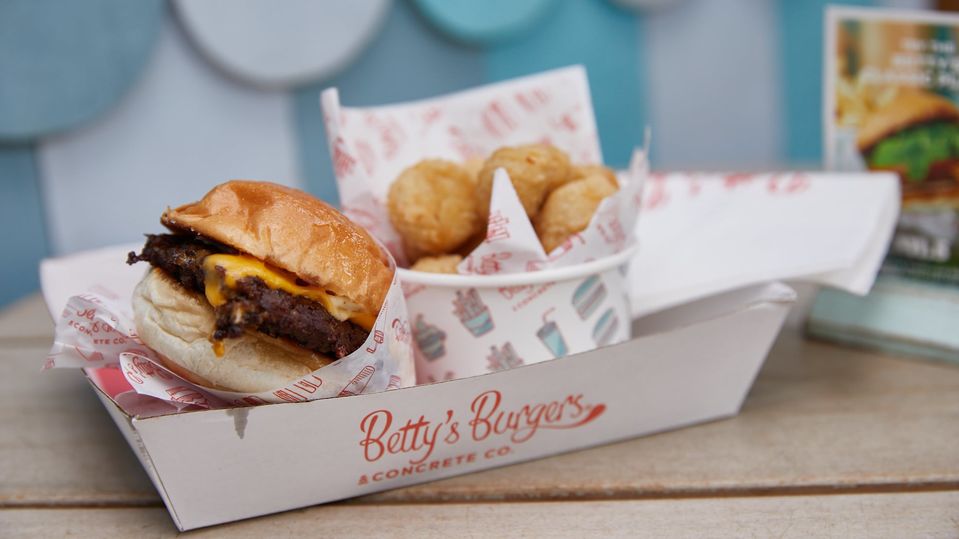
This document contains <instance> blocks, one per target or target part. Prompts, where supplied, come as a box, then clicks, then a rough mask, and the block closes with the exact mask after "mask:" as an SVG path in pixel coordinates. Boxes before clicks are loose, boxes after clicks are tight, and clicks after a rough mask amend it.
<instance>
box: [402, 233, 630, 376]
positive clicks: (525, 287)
mask: <svg viewBox="0 0 959 539" xmlns="http://www.w3.org/2000/svg"><path fill="white" fill-rule="evenodd" d="M635 250H636V248H635V246H630V247H628V248H626V249H624V250H623V251H621V252H619V253H616V254H613V255H610V256H607V257H604V258H601V259H598V260H594V261H590V262H586V263H582V264H577V265H574V266H567V267H561V268H554V269H546V270H542V271H536V272H527V273H511V274H501V275H448V274H438V273H425V272H419V271H411V270H406V269H397V274H398V276H399V279H400V281H401V282H402V284H403V293H404V295H405V296H406V305H407V309H408V310H409V321H410V324H411V329H412V332H413V340H414V343H415V354H416V375H417V381H418V382H419V383H421V384H423V383H430V382H438V381H442V380H451V379H454V378H463V377H467V376H475V375H479V374H486V373H489V372H494V371H498V370H503V369H509V368H513V367H518V366H520V365H528V364H532V363H538V362H540V361H546V360H549V359H553V358H556V357H562V356H565V355H569V354H576V353H579V352H585V351H587V350H592V349H594V348H599V347H602V346H607V345H610V344H615V343H619V342H623V341H625V340H628V339H629V338H630V323H629V322H630V317H629V312H630V308H629V288H628V283H627V281H626V278H625V274H626V265H627V263H628V262H629V259H630V258H631V257H632V255H633V254H634V252H635Z"/></svg>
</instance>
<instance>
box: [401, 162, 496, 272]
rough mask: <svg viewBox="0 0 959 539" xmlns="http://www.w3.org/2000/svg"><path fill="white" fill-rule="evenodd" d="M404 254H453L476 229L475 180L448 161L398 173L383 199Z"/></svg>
mask: <svg viewBox="0 0 959 539" xmlns="http://www.w3.org/2000/svg"><path fill="white" fill-rule="evenodd" d="M386 205H387V208H388V210H389V213H390V222H392V223H393V227H394V228H395V229H396V231H397V232H399V234H400V236H401V237H402V238H403V246H404V247H405V248H406V250H407V254H412V255H437V254H444V253H448V252H450V251H453V250H454V249H456V247H458V246H459V245H460V244H461V243H463V242H464V241H466V239H467V238H469V237H470V236H472V235H473V234H475V233H476V232H477V231H478V230H479V229H480V224H481V223H482V221H481V220H480V217H479V214H478V213H477V209H476V196H475V191H474V188H473V182H472V181H470V178H469V174H468V173H467V172H466V170H465V169H464V168H463V167H462V166H460V165H458V164H456V163H453V162H451V161H444V160H442V159H426V160H424V161H420V162H419V163H417V164H415V165H413V166H411V167H409V168H407V169H406V170H404V171H403V172H401V173H400V175H399V177H397V178H396V181H394V182H393V185H391V186H390V190H389V193H388V194H387V197H386Z"/></svg>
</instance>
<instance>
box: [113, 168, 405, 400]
mask: <svg viewBox="0 0 959 539" xmlns="http://www.w3.org/2000/svg"><path fill="white" fill-rule="evenodd" d="M160 222H161V223H162V224H163V225H164V226H165V227H166V228H167V229H169V231H170V233H168V234H157V235H147V240H146V244H145V245H144V247H143V250H142V251H141V252H140V254H136V253H135V252H131V253H130V254H129V257H128V259H127V263H128V264H134V263H137V262H141V261H142V262H148V263H149V264H150V265H151V266H152V267H151V269H150V271H149V272H148V273H147V274H146V276H145V277H144V278H143V280H142V281H141V282H140V284H139V285H138V286H137V288H136V290H135V292H134V297H133V311H134V319H135V323H136V327H137V332H138V333H139V336H140V338H141V339H142V340H143V342H144V343H145V344H146V345H147V346H149V347H150V348H152V349H153V350H154V351H156V352H157V353H158V354H159V355H160V356H161V359H162V360H163V362H164V363H165V364H166V366H167V367H168V368H169V369H170V370H172V371H174V372H175V373H177V374H178V375H180V376H182V377H184V378H186V379H188V380H190V381H192V382H194V383H197V384H200V385H204V386H207V387H213V388H218V389H224V390H230V391H243V392H258V391H267V390H270V389H274V388H276V387H279V386H281V385H283V384H284V383H286V382H288V381H290V380H292V379H295V378H297V377H300V376H303V375H305V374H308V373H310V372H312V371H314V370H316V369H318V368H320V367H322V366H324V365H326V364H328V363H330V362H332V361H334V360H336V359H339V358H342V357H344V356H346V355H349V354H350V353H352V352H353V351H354V350H356V349H357V348H359V347H360V346H361V345H362V344H363V342H364V341H365V340H366V337H367V336H368V334H369V332H370V330H371V329H372V327H373V322H374V320H375V319H376V316H377V313H378V312H379V309H380V306H381V305H382V304H383V300H384V298H385V297H386V293H387V290H388V289H389V287H390V283H391V282H392V279H393V265H392V263H391V261H390V259H389V258H388V255H387V254H386V253H385V252H384V251H383V249H381V248H380V246H379V245H378V244H377V243H376V242H375V241H374V240H373V239H372V238H371V237H370V235H369V234H368V233H367V232H366V231H365V230H363V229H362V228H360V227H359V226H357V225H356V224H354V223H353V222H352V221H350V220H349V219H347V218H346V217H344V216H343V215H342V214H340V213H339V212H337V211H336V210H335V209H333V208H332V207H330V206H329V205H327V204H325V203H323V202H322V201H320V200H318V199H316V198H314V197H312V196H310V195H307V194H306V193H303V192H301V191H297V190H295V189H290V188H287V187H283V186H280V185H275V184H272V183H265V182H252V181H231V182H228V183H225V184H222V185H219V186H217V187H215V188H214V189H213V190H212V191H210V192H209V193H207V195H206V196H204V197H203V199H202V200H200V201H199V202H195V203H192V204H187V205H185V206H180V207H179V208H176V209H167V211H165V212H164V213H163V216H162V217H161V218H160Z"/></svg>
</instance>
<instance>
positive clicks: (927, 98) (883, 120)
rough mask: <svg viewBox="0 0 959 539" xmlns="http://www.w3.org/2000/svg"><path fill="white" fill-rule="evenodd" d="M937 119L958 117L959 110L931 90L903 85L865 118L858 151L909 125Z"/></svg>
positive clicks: (869, 147) (957, 118)
mask: <svg viewBox="0 0 959 539" xmlns="http://www.w3.org/2000/svg"><path fill="white" fill-rule="evenodd" d="M935 120H947V121H955V120H959V109H956V106H955V105H953V104H952V102H951V101H949V100H948V99H946V98H944V97H941V96H939V95H936V94H933V93H931V92H925V91H922V90H917V89H913V88H901V89H900V90H899V91H898V92H896V96H895V97H893V98H892V100H891V101H889V102H888V103H886V104H885V105H884V106H883V107H882V108H880V109H878V110H877V111H875V112H874V113H872V114H870V115H869V116H867V117H866V120H865V122H864V123H863V125H862V126H861V127H860V128H859V132H858V135H857V136H856V145H857V146H858V147H859V151H861V152H867V151H869V150H870V149H872V147H873V146H875V145H876V144H878V143H879V142H880V141H881V140H882V139H884V138H886V137H888V136H890V135H892V134H894V133H897V132H899V131H902V130H903V129H906V128H908V127H912V126H914V125H919V124H922V123H926V122H932V121H935Z"/></svg>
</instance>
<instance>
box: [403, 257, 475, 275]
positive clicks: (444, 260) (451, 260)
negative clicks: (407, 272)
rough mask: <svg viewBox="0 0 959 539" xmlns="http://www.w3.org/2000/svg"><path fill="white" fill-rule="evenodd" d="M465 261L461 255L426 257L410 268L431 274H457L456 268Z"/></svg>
mask: <svg viewBox="0 0 959 539" xmlns="http://www.w3.org/2000/svg"><path fill="white" fill-rule="evenodd" d="M462 261H463V257H462V256H460V255H440V256H424V257H423V258H421V259H419V260H417V261H416V264H413V265H412V266H410V269H411V270H414V271H426V272H429V273H456V266H457V265H458V264H459V263H460V262H462Z"/></svg>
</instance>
